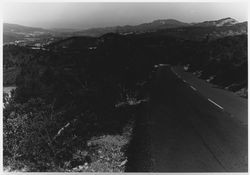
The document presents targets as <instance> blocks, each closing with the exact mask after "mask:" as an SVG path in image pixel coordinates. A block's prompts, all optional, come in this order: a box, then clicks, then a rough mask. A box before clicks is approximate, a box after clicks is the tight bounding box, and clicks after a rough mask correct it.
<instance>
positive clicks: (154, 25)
mask: <svg viewBox="0 0 250 175" xmlns="http://www.w3.org/2000/svg"><path fill="white" fill-rule="evenodd" d="M148 32H157V33H158V34H159V32H160V33H161V34H167V35H170V34H171V35H177V36H185V35H193V33H197V32H198V33H199V34H200V35H199V37H206V36H208V35H210V36H211V37H212V38H213V37H222V36H228V35H238V34H246V33H247V22H243V23H240V22H238V21H236V20H235V19H233V18H223V19H219V20H215V21H204V22H200V23H184V22H181V21H178V20H175V19H160V20H155V21H153V22H150V23H143V24H140V25H134V26H131V25H125V26H115V27H104V28H91V29H86V30H80V31H76V30H74V29H60V28H55V29H43V28H36V27H27V26H22V25H17V24H9V23H4V24H3V35H4V37H3V40H4V42H6V41H12V40H15V39H17V38H20V37H22V36H28V35H35V36H39V35H53V36H92V37H99V36H101V35H104V34H106V33H119V34H123V35H126V34H132V33H136V34H138V33H148Z"/></svg>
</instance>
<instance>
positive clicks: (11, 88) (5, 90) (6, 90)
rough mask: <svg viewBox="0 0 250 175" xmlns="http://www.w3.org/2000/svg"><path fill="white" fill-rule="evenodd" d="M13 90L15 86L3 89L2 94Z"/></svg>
mask: <svg viewBox="0 0 250 175" xmlns="http://www.w3.org/2000/svg"><path fill="white" fill-rule="evenodd" d="M13 89H16V87H15V86H9V87H3V92H5V93H8V94H9V93H10V92H11V91H12V90H13Z"/></svg>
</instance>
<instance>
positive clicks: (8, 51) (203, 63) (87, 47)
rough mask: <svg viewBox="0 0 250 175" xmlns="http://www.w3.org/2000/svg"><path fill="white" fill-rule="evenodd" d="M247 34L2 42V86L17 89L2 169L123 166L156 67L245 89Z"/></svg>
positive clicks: (9, 102)
mask: <svg viewBox="0 0 250 175" xmlns="http://www.w3.org/2000/svg"><path fill="white" fill-rule="evenodd" d="M246 38H247V36H246V35H242V36H235V37H228V38H225V39H221V40H220V39H218V40H213V41H207V40H202V41H190V40H182V39H178V38H173V37H168V36H164V37H163V36H157V35H151V34H141V35H134V34H131V35H126V36H122V35H118V34H112V33H111V34H106V35H103V36H101V37H99V38H91V37H72V38H68V39H65V40H62V41H59V42H55V43H53V44H51V45H49V46H48V47H47V48H46V50H43V51H39V50H36V51H34V50H30V49H28V48H25V47H17V46H4V48H3V49H4V50H3V52H4V57H3V59H4V60H3V63H4V85H8V86H11V85H15V86H16V87H17V88H16V90H15V91H13V93H12V95H11V96H8V95H7V94H4V99H3V100H4V111H3V158H4V159H3V160H4V161H3V163H4V168H5V170H6V171H67V172H123V171H125V168H126V164H127V160H128V159H127V155H126V152H127V149H128V147H129V143H130V140H131V137H132V135H133V128H134V125H135V121H136V120H137V116H138V111H139V109H140V106H141V105H142V104H144V103H147V101H148V98H149V95H148V94H149V90H150V81H149V77H150V74H151V72H152V68H153V66H154V65H155V64H159V63H167V64H172V65H177V64H179V65H187V64H190V71H193V72H195V71H198V70H202V77H204V78H207V77H210V76H212V75H216V78H215V79H214V80H213V81H214V83H216V84H218V85H221V86H223V87H228V86H230V85H232V84H236V85H235V86H234V89H233V90H235V91H238V90H241V89H242V88H247V83H246V82H247V74H246V72H245V71H246V70H247V64H246V63H247V56H246V50H247V49H246V45H247V43H246ZM235 43H237V46H236V45H235ZM222 45H223V47H222ZM205 68H207V69H205ZM212 70H214V71H212ZM229 89H230V88H229Z"/></svg>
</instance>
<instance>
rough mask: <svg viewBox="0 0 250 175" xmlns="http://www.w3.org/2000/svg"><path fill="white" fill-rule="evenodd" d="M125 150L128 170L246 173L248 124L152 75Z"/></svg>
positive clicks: (169, 76)
mask: <svg viewBox="0 0 250 175" xmlns="http://www.w3.org/2000/svg"><path fill="white" fill-rule="evenodd" d="M152 86H153V87H152V90H151V97H150V102H149V103H148V104H147V106H146V107H145V108H144V109H143V110H142V112H141V115H140V117H139V118H138V121H137V125H136V127H135V135H134V138H133V140H132V143H131V148H130V149H129V152H128V156H129V157H128V160H129V161H128V165H127V171H133V172H246V171H247V159H248V157H247V151H248V150H247V149H248V145H247V139H248V137H247V126H246V125H243V124H242V123H241V122H240V121H239V120H236V119H235V118H232V117H229V114H228V113H226V112H225V111H223V110H221V109H220V108H219V107H218V106H216V105H215V104H213V103H211V102H210V101H208V100H207V98H204V97H203V96H201V95H200V94H199V93H198V92H197V91H195V90H193V89H192V88H191V87H190V86H188V84H186V83H184V82H183V81H182V80H181V79H179V78H178V77H177V76H176V75H175V74H174V73H173V72H172V70H171V69H170V67H161V68H159V70H158V71H157V72H156V77H155V80H154V82H153V85H152Z"/></svg>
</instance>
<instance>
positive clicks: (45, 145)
mask: <svg viewBox="0 0 250 175" xmlns="http://www.w3.org/2000/svg"><path fill="white" fill-rule="evenodd" d="M61 115H62V113H60V112H54V111H53V105H46V104H45V103H44V101H43V100H41V99H39V98H37V99H30V100H29V101H28V102H26V103H24V104H18V103H15V102H14V101H10V100H9V103H8V104H6V105H5V108H4V115H3V151H4V152H3V155H4V165H5V166H10V168H11V169H22V168H25V167H26V168H27V167H28V169H29V170H32V169H34V168H35V169H38V170H44V169H46V168H48V167H50V166H54V165H55V164H58V162H57V158H58V156H59V151H60V148H59V147H58V146H57V144H56V142H55V140H53V136H55V135H56V133H57V131H58V130H59V129H60V127H61V126H62V123H63V120H61V118H60V116H61ZM21 162H22V163H21ZM24 162H26V163H24ZM27 162H29V163H27Z"/></svg>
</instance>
